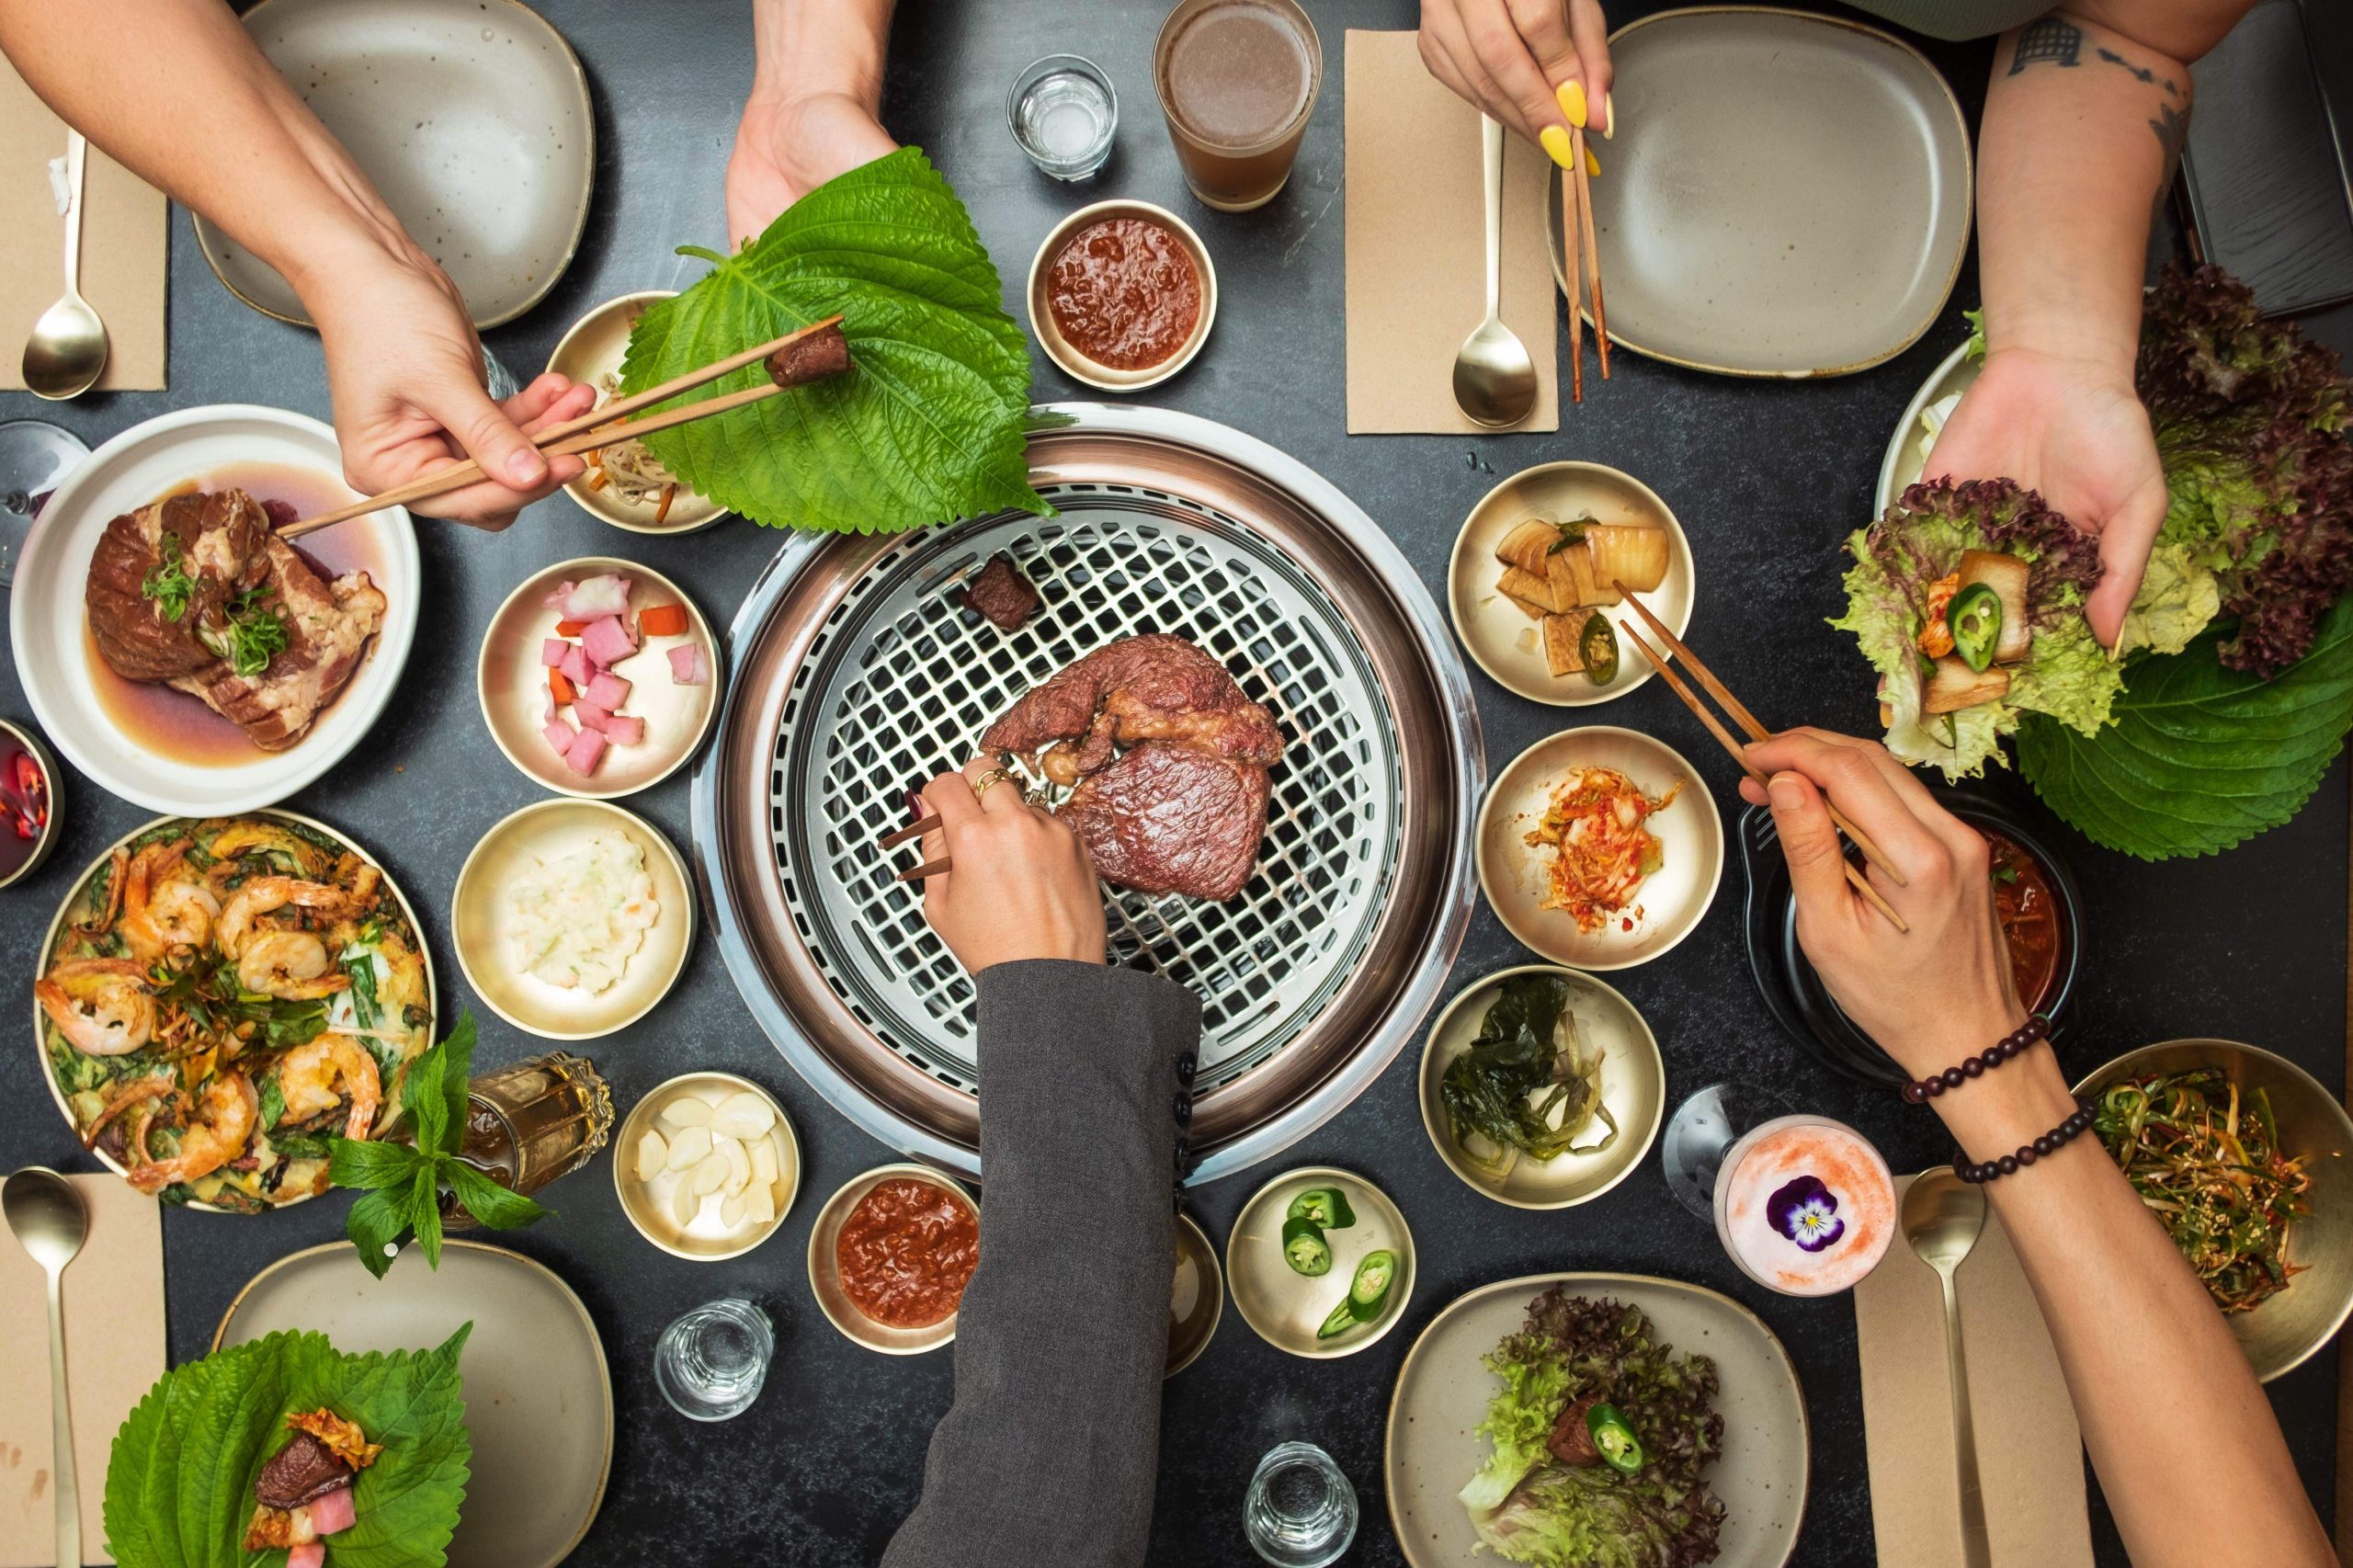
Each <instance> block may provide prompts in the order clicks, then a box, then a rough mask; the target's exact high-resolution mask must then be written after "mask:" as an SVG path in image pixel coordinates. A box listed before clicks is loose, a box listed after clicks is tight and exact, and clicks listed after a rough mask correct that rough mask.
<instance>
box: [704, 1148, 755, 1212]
mask: <svg viewBox="0 0 2353 1568" xmlns="http://www.w3.org/2000/svg"><path fill="white" fill-rule="evenodd" d="M711 1142H713V1143H715V1144H717V1145H718V1146H719V1153H720V1155H721V1157H722V1158H723V1159H725V1160H726V1162H727V1193H728V1196H729V1197H731V1198H732V1197H733V1196H735V1195H736V1194H737V1193H740V1192H742V1191H743V1190H744V1188H745V1187H746V1186H747V1185H749V1184H750V1182H751V1179H752V1156H751V1155H749V1154H747V1153H744V1145H742V1144H741V1143H738V1142H735V1140H734V1139H733V1138H714V1139H712V1140H711Z"/></svg>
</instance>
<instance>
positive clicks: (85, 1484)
mask: <svg viewBox="0 0 2353 1568" xmlns="http://www.w3.org/2000/svg"><path fill="white" fill-rule="evenodd" d="M67 1179H68V1180H70V1181H71V1182H73V1184H74V1188H75V1190H77V1191H78V1192H80V1193H81V1195H82V1201H83V1202H84V1203H85V1204H86V1205H87V1206H88V1207H89V1210H90V1235H89V1239H88V1241H86V1242H85V1244H83V1247H82V1252H81V1256H78V1257H76V1258H74V1261H73V1263H72V1264H70V1265H69V1266H67V1267H66V1270H65V1382H66V1392H67V1396H68V1400H69V1403H71V1405H72V1408H73V1413H74V1468H75V1477H74V1480H75V1483H76V1484H77V1485H79V1487H80V1488H81V1494H82V1555H83V1556H84V1557H85V1558H86V1559H88V1560H89V1561H90V1562H113V1561H114V1559H113V1557H111V1556H110V1555H108V1552H107V1550H106V1539H107V1537H106V1525H105V1520H104V1518H103V1517H102V1515H101V1512H100V1505H101V1504H102V1503H103V1502H104V1501H105V1498H106V1489H107V1453H108V1449H110V1448H111V1447H112V1446H113V1443H114V1435H115V1431H116V1429H117V1428H118V1427H119V1426H121V1425H122V1422H123V1418H124V1417H125V1416H127V1415H130V1414H131V1406H133V1405H135V1404H137V1403H139V1402H140V1401H141V1400H142V1399H143V1398H145V1397H146V1393H147V1391H148V1390H149V1389H150V1388H152V1387H153V1386H154V1382H155V1380H156V1379H157V1378H160V1377H162V1376H163V1375H164V1357H165V1350H164V1221H163V1209H162V1205H160V1204H158V1203H157V1202H156V1201H155V1200H154V1199H152V1198H146V1197H142V1195H140V1194H139V1193H137V1192H135V1191H133V1190H131V1184H130V1183H128V1182H126V1181H124V1180H123V1179H122V1178H121V1177H120V1176H114V1175H111V1174H101V1175H98V1176H69V1177H68V1178H67ZM48 1289H49V1287H48V1283H47V1277H46V1276H45V1275H43V1274H42V1273H41V1271H40V1267H39V1266H38V1265H37V1264H35V1263H34V1262H33V1260H32V1259H31V1258H29V1257H27V1256H25V1249H24V1248H22V1247H20V1246H18V1245H17V1241H16V1238H15V1237H14V1236H11V1235H9V1234H7V1233H6V1232H5V1231H0V1346H6V1353H5V1354H0V1568H53V1564H54V1563H55V1562H56V1556H57V1533H56V1532H57V1523H56V1521H57V1512H56V1509H57V1501H56V1494H55V1493H54V1492H53V1491H52V1490H51V1488H52V1486H53V1484H54V1482H55V1471H54V1469H53V1468H52V1466H51V1462H50V1456H51V1449H50V1441H49V1305H48V1300H49V1298H48Z"/></svg>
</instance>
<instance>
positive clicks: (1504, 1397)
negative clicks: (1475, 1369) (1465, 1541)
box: [1457, 1334, 1569, 1518]
mask: <svg viewBox="0 0 2353 1568" xmlns="http://www.w3.org/2000/svg"><path fill="white" fill-rule="evenodd" d="M1481 1364H1482V1365H1483V1366H1484V1367H1485V1368H1486V1369H1487V1370H1489V1371H1491V1372H1493V1373H1495V1376H1497V1377H1499V1378H1501V1379H1502V1380H1503V1381H1504V1386H1503V1389H1502V1392H1498V1393H1497V1394H1496V1395H1495V1398H1494V1399H1493V1400H1491V1401H1490V1402H1489V1403H1488V1404H1487V1419H1486V1420H1485V1422H1484V1423H1483V1424H1482V1425H1481V1426H1480V1427H1479V1435H1480V1436H1482V1437H1485V1438H1486V1439H1487V1441H1488V1442H1489V1443H1491V1444H1492V1445H1494V1448H1495V1452H1494V1453H1492V1454H1491V1455H1489V1456H1488V1459H1487V1462H1486V1463H1485V1464H1484V1465H1483V1466H1482V1467H1481V1468H1480V1471H1479V1473H1478V1474H1476V1475H1474V1476H1472V1478H1471V1483H1470V1484H1469V1485H1467V1486H1465V1487H1463V1489H1462V1490H1461V1492H1460V1493H1459V1494H1457V1495H1458V1496H1460V1497H1461V1499H1462V1505H1463V1506H1465V1507H1467V1508H1469V1509H1470V1510H1471V1513H1472V1517H1474V1518H1475V1517H1478V1516H1479V1515H1480V1514H1482V1513H1484V1512H1486V1511H1488V1510H1490V1509H1494V1508H1499V1507H1501V1506H1503V1502H1504V1499H1505V1498H1506V1497H1508V1496H1510V1495H1511V1491H1512V1488H1513V1487H1515V1486H1518V1484H1519V1483H1520V1480H1521V1478H1522V1477H1524V1476H1526V1475H1527V1474H1528V1472H1529V1471H1531V1470H1534V1469H1535V1468H1536V1467H1537V1466H1538V1465H1540V1464H1542V1463H1544V1462H1545V1460H1547V1459H1548V1458H1549V1457H1550V1455H1549V1454H1548V1453H1547V1452H1546V1451H1545V1448H1544V1440H1545V1439H1546V1438H1548V1437H1551V1436H1552V1423H1553V1422H1555V1421H1557V1420H1559V1419H1560V1415H1561V1407H1562V1406H1563V1404H1565V1403H1568V1400H1567V1394H1568V1387H1569V1365H1568V1361H1567V1359H1566V1358H1564V1357H1563V1356H1562V1355H1561V1354H1560V1352H1559V1351H1558V1350H1557V1349H1555V1348H1554V1346H1553V1345H1552V1341H1550V1340H1549V1339H1546V1338H1545V1337H1544V1336H1543V1335H1536V1334H1518V1335H1513V1336H1512V1337H1511V1338H1509V1339H1506V1340H1505V1341H1504V1342H1503V1343H1502V1344H1501V1345H1499V1346H1496V1347H1495V1351H1494V1353H1493V1354H1492V1355H1489V1356H1487V1357H1485V1358H1483V1360H1482V1362H1481Z"/></svg>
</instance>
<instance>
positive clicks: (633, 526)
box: [548, 289, 727, 534]
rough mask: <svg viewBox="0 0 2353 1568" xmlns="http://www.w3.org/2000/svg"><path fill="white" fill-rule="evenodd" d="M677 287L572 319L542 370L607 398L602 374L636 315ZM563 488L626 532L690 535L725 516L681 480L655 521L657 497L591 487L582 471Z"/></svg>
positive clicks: (624, 348) (625, 343)
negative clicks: (583, 384) (636, 497)
mask: <svg viewBox="0 0 2353 1568" xmlns="http://www.w3.org/2000/svg"><path fill="white" fill-rule="evenodd" d="M677 292H678V291H677V290H676V289H644V290H639V291H638V292H637V293H634V294H623V295H621V296H620V298H619V299H616V300H608V301H605V302H604V303H603V304H601V305H598V306H597V308H596V309H595V310H593V311H590V312H588V313H587V314H586V315H585V316H582V317H581V318H580V319H579V320H578V321H576V322H574V323H573V324H572V330H571V331H569V332H567V333H565V334H564V335H563V337H562V338H561V339H560V340H558V342H557V343H556V346H555V352H554V353H552V354H551V355H549V356H548V369H551V370H553V371H556V372H557V373H558V374H560V375H564V376H569V377H571V378H572V379H573V380H574V381H585V382H587V383H588V384H589V385H590V386H593V387H595V388H596V389H597V397H598V399H599V401H600V402H602V401H605V400H607V399H608V398H609V397H610V396H611V394H610V393H609V392H608V391H607V390H606V387H605V384H604V383H605V378H606V377H607V376H616V377H618V376H619V375H620V369H621V356H622V355H624V354H625V353H627V352H628V350H629V335H630V332H631V329H632V328H634V327H635V326H636V325H637V318H638V317H640V316H642V315H643V314H644V313H645V307H646V306H648V305H650V304H653V303H654V301H657V300H667V299H671V298H673V297H675V296H676V293H677ZM563 493H564V494H566V495H569V496H571V497H572V498H573V500H574V501H576V502H578V503H579V504H580V509H581V510H582V511H584V512H586V513H588V514H590V515H591V516H592V517H602V518H603V519H604V520H605V521H607V522H608V523H610V524H612V525H613V527H615V528H627V529H628V530H629V531H630V532H631V533H639V534H690V533H694V532H696V531H697V530H699V529H701V528H709V527H710V525H711V524H713V523H715V522H717V521H719V519H720V518H722V517H725V516H726V515H727V513H726V510H725V509H724V508H723V507H722V506H720V505H719V503H718V502H716V501H711V500H707V499H705V498H704V497H703V496H700V495H698V494H695V493H694V492H693V491H691V490H688V489H687V488H686V487H685V486H683V485H681V486H680V487H679V489H678V493H677V494H676V495H674V496H672V497H671V498H670V509H669V511H668V512H667V513H664V514H663V515H662V520H661V521H660V522H656V521H654V517H655V514H657V513H661V512H662V506H661V502H660V500H659V499H658V498H653V497H649V498H648V499H646V500H643V501H631V500H627V499H624V498H623V497H622V496H621V495H620V494H619V493H618V492H616V491H615V490H614V488H613V487H612V485H611V484H609V483H608V484H606V485H604V486H603V487H601V488H597V489H592V488H590V486H589V475H588V474H583V475H581V476H580V477H579V478H578V479H575V480H574V481H573V482H572V483H569V484H567V485H565V486H564V487H563Z"/></svg>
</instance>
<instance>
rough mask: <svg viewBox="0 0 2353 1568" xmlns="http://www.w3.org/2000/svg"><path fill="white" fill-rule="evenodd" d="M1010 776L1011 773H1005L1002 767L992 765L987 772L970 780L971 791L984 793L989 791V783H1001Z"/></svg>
mask: <svg viewBox="0 0 2353 1568" xmlns="http://www.w3.org/2000/svg"><path fill="white" fill-rule="evenodd" d="M1012 777H1013V775H1011V774H1010V773H1007V772H1006V770H1005V769H1004V768H1002V767H992V768H990V769H989V770H988V771H987V772H985V773H983V774H982V775H981V776H980V777H979V778H975V779H973V780H972V793H973V794H975V795H985V794H987V793H988V792H989V786H990V785H992V784H1002V783H1004V782H1005V781H1006V779H1008V778H1012Z"/></svg>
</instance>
